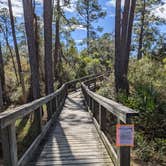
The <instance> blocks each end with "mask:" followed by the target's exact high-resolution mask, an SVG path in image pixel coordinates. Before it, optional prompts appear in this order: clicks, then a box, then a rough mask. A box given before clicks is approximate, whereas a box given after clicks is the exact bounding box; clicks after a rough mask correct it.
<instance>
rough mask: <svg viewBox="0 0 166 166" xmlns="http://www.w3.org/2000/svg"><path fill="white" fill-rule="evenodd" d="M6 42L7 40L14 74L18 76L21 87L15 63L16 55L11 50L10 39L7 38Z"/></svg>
mask: <svg viewBox="0 0 166 166" xmlns="http://www.w3.org/2000/svg"><path fill="white" fill-rule="evenodd" d="M5 40H6V45H7V47H8V49H9V52H10V56H11V59H12V63H13V69H14V73H15V76H16V81H17V85H19V79H18V75H17V69H16V64H15V61H14V55H13V52H12V49H11V47H10V45H9V41H8V38H7V37H5Z"/></svg>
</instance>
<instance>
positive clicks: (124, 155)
mask: <svg viewBox="0 0 166 166" xmlns="http://www.w3.org/2000/svg"><path fill="white" fill-rule="evenodd" d="M118 123H119V124H121V123H122V122H121V121H120V120H119V119H118ZM127 124H130V120H127ZM118 158H119V161H118V163H119V166H130V147H119V149H118Z"/></svg>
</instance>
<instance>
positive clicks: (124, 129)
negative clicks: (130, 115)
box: [116, 124, 134, 147]
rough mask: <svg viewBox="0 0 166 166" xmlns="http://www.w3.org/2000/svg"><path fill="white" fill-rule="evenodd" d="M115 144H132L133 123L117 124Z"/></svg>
mask: <svg viewBox="0 0 166 166" xmlns="http://www.w3.org/2000/svg"><path fill="white" fill-rule="evenodd" d="M116 146H118V147H119V146H131V147H133V146H134V125H121V124H117V126H116Z"/></svg>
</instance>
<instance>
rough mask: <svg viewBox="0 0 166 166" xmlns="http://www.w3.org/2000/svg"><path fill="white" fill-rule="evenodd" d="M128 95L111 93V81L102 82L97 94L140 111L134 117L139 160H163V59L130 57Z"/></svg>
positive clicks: (165, 148)
mask: <svg viewBox="0 0 166 166" xmlns="http://www.w3.org/2000/svg"><path fill="white" fill-rule="evenodd" d="M129 69H130V70H129V73H128V74H129V82H130V94H129V96H126V95H125V94H123V93H119V94H118V95H117V96H114V97H112V95H114V94H113V93H111V91H113V88H112V87H113V86H112V85H113V83H112V84H110V82H111V80H114V79H111V78H112V76H111V78H110V79H109V81H110V82H104V84H103V86H102V88H100V89H99V91H98V93H99V94H101V95H104V96H105V97H108V98H114V99H115V98H116V100H118V101H119V102H121V103H122V104H123V105H126V106H127V107H130V108H132V109H134V110H137V111H138V112H139V116H138V117H135V118H134V119H133V122H134V124H135V128H136V147H135V150H134V152H135V153H136V155H137V156H138V158H139V159H141V160H143V161H145V162H149V161H151V160H156V161H158V162H163V160H164V158H165V156H166V137H165V129H166V119H165V117H166V100H165V99H166V98H165V92H166V68H165V59H164V60H163V62H160V61H156V60H154V59H151V58H148V57H147V56H146V57H144V58H143V59H141V60H139V61H137V60H131V61H130V68H129Z"/></svg>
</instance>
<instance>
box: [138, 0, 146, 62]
mask: <svg viewBox="0 0 166 166" xmlns="http://www.w3.org/2000/svg"><path fill="white" fill-rule="evenodd" d="M145 9H146V1H145V0H143V8H142V12H141V31H140V35H139V44H138V55H137V59H138V60H139V59H141V58H142V46H143V34H144V24H145Z"/></svg>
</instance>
